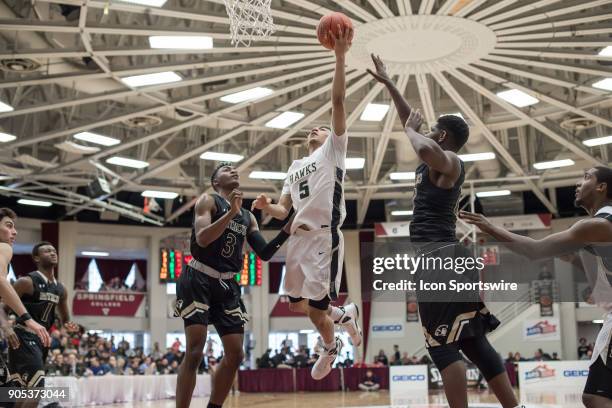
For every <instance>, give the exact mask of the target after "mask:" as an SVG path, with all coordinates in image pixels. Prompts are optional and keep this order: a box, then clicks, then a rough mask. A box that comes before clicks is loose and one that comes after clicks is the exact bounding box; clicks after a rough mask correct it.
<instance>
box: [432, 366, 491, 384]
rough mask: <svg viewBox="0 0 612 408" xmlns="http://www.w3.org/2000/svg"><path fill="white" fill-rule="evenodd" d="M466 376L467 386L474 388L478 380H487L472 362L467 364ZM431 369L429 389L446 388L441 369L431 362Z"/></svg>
mask: <svg viewBox="0 0 612 408" xmlns="http://www.w3.org/2000/svg"><path fill="white" fill-rule="evenodd" d="M465 368H466V370H465V378H466V380H467V386H468V387H469V388H474V387H477V386H478V380H482V382H483V383H485V382H486V381H485V380H484V378H480V371H479V370H478V367H476V366H475V365H474V364H472V363H466V364H465ZM428 370H429V389H430V390H441V389H444V384H443V383H442V375H441V374H440V370H438V368H437V367H436V366H435V365H434V364H431V365H429V367H428Z"/></svg>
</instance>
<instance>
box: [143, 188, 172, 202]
mask: <svg viewBox="0 0 612 408" xmlns="http://www.w3.org/2000/svg"><path fill="white" fill-rule="evenodd" d="M140 195H141V196H143V197H151V198H165V199H168V200H174V199H175V198H176V197H178V193H175V192H174V191H155V190H145V191H143V192H142V194H140Z"/></svg>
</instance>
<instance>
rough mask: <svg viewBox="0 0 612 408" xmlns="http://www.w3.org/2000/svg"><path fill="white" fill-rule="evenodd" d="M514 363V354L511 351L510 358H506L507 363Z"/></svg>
mask: <svg viewBox="0 0 612 408" xmlns="http://www.w3.org/2000/svg"><path fill="white" fill-rule="evenodd" d="M513 362H514V354H512V352H511V351H509V352H508V357H507V358H506V363H513Z"/></svg>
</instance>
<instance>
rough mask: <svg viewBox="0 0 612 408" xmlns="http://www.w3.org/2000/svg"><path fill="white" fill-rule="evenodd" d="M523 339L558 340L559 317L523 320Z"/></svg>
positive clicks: (559, 332)
mask: <svg viewBox="0 0 612 408" xmlns="http://www.w3.org/2000/svg"><path fill="white" fill-rule="evenodd" d="M523 339H524V340H527V341H560V340H561V327H559V319H558V318H556V317H549V318H546V319H527V320H524V321H523Z"/></svg>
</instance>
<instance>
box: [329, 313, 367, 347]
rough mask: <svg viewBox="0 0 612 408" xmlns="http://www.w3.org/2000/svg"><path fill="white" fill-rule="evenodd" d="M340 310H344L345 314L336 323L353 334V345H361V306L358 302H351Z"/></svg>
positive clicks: (350, 334)
mask: <svg viewBox="0 0 612 408" xmlns="http://www.w3.org/2000/svg"><path fill="white" fill-rule="evenodd" d="M340 310H342V311H344V314H343V315H342V317H341V318H340V319H338V321H337V322H335V323H336V324H338V325H340V326H341V327H342V328H343V329H344V330H346V332H347V333H348V334H349V336H351V343H353V346H355V347H359V346H360V345H361V340H362V338H363V335H362V333H361V328H360V327H359V308H358V307H357V305H356V304H354V303H349V304H348V305H346V306H341V307H340Z"/></svg>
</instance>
